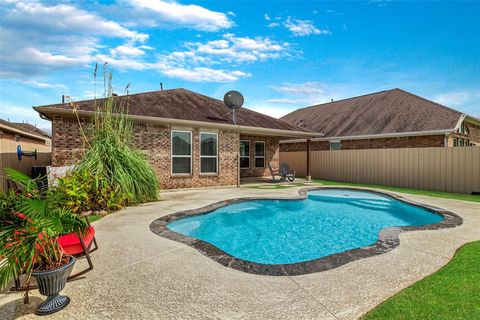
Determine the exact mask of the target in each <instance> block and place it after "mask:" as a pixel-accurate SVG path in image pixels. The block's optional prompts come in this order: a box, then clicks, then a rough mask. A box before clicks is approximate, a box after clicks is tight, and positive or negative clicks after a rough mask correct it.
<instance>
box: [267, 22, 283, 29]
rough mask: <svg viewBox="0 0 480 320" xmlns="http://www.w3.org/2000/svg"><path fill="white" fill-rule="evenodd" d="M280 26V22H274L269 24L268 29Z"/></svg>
mask: <svg viewBox="0 0 480 320" xmlns="http://www.w3.org/2000/svg"><path fill="white" fill-rule="evenodd" d="M278 26H280V23H278V22H272V23H269V24H268V26H267V27H269V28H275V27H278Z"/></svg>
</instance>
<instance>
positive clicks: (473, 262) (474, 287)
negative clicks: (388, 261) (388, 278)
mask: <svg viewBox="0 0 480 320" xmlns="http://www.w3.org/2000/svg"><path fill="white" fill-rule="evenodd" d="M479 253H480V241H476V242H471V243H468V244H466V245H464V246H463V247H461V248H460V249H459V250H458V251H457V253H456V254H455V257H454V259H453V260H452V261H450V262H449V263H448V264H447V265H446V266H444V267H443V268H442V269H440V270H439V271H437V272H436V273H434V274H432V275H430V276H428V277H426V278H425V279H423V280H420V281H419V282H417V283H415V284H413V285H412V286H410V287H408V288H406V289H405V290H403V291H401V292H400V293H398V294H397V295H395V296H393V297H392V298H390V299H388V300H387V301H385V302H384V303H382V304H381V305H379V306H378V307H376V308H375V309H373V310H372V311H370V312H369V313H368V314H367V315H365V316H364V317H363V318H362V319H364V320H373V319H389V320H392V319H408V320H412V319H436V320H443V319H444V320H447V319H448V320H454V319H472V320H473V319H480V254H479Z"/></svg>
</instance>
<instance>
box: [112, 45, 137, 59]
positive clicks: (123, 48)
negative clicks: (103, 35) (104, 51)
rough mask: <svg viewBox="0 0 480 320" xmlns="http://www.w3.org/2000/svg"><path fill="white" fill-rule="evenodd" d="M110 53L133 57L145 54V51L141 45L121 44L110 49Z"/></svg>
mask: <svg viewBox="0 0 480 320" xmlns="http://www.w3.org/2000/svg"><path fill="white" fill-rule="evenodd" d="M110 54H111V55H112V56H113V57H115V56H131V57H137V56H143V55H144V54H145V51H144V50H142V49H140V47H135V46H132V45H128V44H126V45H120V46H118V47H116V48H113V49H110Z"/></svg>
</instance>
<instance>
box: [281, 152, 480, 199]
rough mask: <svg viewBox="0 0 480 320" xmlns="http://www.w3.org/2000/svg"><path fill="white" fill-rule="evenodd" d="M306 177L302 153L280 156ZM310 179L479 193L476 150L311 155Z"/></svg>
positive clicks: (479, 169) (479, 160)
mask: <svg viewBox="0 0 480 320" xmlns="http://www.w3.org/2000/svg"><path fill="white" fill-rule="evenodd" d="M280 162H286V163H288V164H289V166H290V167H291V168H292V169H294V170H295V171H296V172H297V175H298V176H305V175H306V152H305V151H297V152H281V153H280ZM310 173H311V176H312V178H316V179H322V180H333V181H343V182H355V183H366V184H376V185H385V186H395V187H405V188H412V189H424V190H433V191H446V192H455V193H466V194H471V193H472V192H480V147H457V148H453V147H452V148H444V147H439V148H404V149H403V148H402V149H366V150H338V151H330V150H327V151H312V152H311V153H310Z"/></svg>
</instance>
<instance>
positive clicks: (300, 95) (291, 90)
mask: <svg viewBox="0 0 480 320" xmlns="http://www.w3.org/2000/svg"><path fill="white" fill-rule="evenodd" d="M270 88H271V89H273V90H274V91H276V92H278V93H281V94H282V96H281V97H278V98H272V99H268V100H267V102H268V103H272V104H275V105H278V104H280V105H282V104H283V105H289V106H299V107H304V106H309V105H315V104H319V103H325V102H328V101H330V100H331V99H334V100H337V99H339V98H341V97H346V96H347V97H348V94H347V93H346V92H351V91H352V88H342V87H338V86H334V85H327V84H323V83H320V82H316V81H307V82H303V83H282V84H280V85H271V86H270ZM340 92H342V93H344V94H340Z"/></svg>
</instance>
